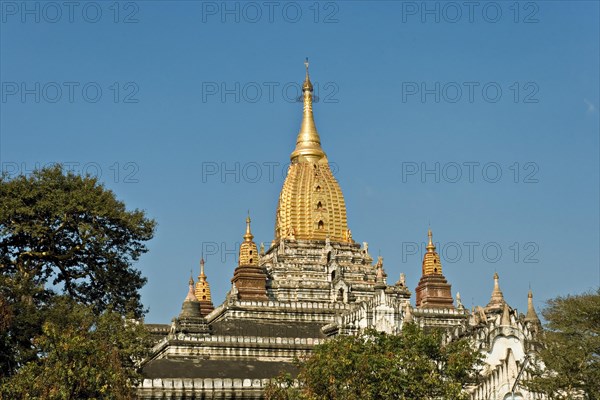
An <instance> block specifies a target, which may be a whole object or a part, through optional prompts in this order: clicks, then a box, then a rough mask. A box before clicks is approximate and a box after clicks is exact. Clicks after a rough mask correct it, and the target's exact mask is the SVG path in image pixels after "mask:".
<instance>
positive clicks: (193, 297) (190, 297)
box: [184, 271, 198, 301]
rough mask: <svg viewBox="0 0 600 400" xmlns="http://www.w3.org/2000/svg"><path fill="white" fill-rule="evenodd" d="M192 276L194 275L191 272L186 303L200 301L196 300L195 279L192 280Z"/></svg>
mask: <svg viewBox="0 0 600 400" xmlns="http://www.w3.org/2000/svg"><path fill="white" fill-rule="evenodd" d="M191 274H192V271H190V280H189V289H188V294H187V296H185V300H184V301H198V299H197V298H196V295H195V294H194V279H193V278H192V276H191Z"/></svg>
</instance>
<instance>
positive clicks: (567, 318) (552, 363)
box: [525, 289, 600, 400]
mask: <svg viewBox="0 0 600 400" xmlns="http://www.w3.org/2000/svg"><path fill="white" fill-rule="evenodd" d="M542 315H543V316H544V319H545V320H546V321H547V322H546V326H545V328H546V329H545V330H544V331H543V332H542V333H541V335H540V344H541V349H540V350H539V353H538V357H537V361H538V362H536V363H534V364H533V365H532V366H531V367H530V368H529V373H530V375H531V378H530V379H529V380H528V381H527V382H525V384H526V386H527V387H528V388H529V389H530V390H532V391H534V392H537V393H543V394H545V395H546V396H547V397H548V398H549V399H551V400H567V399H581V398H582V396H583V398H584V399H586V400H598V399H600V289H598V290H597V291H596V292H595V293H593V292H591V293H584V294H580V295H576V296H566V297H557V298H555V299H552V300H550V301H548V304H547V307H546V308H545V309H544V310H543V311H542Z"/></svg>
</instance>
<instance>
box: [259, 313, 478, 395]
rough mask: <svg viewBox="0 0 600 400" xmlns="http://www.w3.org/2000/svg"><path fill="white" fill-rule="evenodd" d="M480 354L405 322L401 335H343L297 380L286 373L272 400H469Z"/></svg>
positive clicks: (316, 354) (303, 365)
mask: <svg viewBox="0 0 600 400" xmlns="http://www.w3.org/2000/svg"><path fill="white" fill-rule="evenodd" d="M480 363H481V356H480V354H479V353H478V352H477V351H475V350H473V349H472V348H471V347H470V345H469V343H468V342H466V341H465V340H460V341H455V342H452V343H449V344H446V345H442V338H441V333H440V332H438V331H433V332H424V331H423V330H421V329H420V328H419V327H417V326H416V325H414V324H406V325H405V327H404V328H403V330H402V334H401V335H388V334H385V333H380V332H377V331H374V330H368V331H365V332H364V333H362V334H361V335H358V336H338V337H336V338H334V339H332V340H329V341H327V342H325V343H324V344H322V345H319V346H317V347H316V348H315V349H314V351H313V352H312V353H311V355H310V356H308V357H307V358H306V359H304V360H302V361H300V362H299V367H300V372H299V375H298V377H297V382H294V380H292V379H291V377H290V376H282V377H280V378H279V379H278V380H276V381H275V382H273V383H272V384H271V385H269V387H268V389H267V392H266V395H267V398H268V399H277V400H280V399H281V400H283V399H311V400H312V399H347V400H359V399H360V400H365V399H373V400H374V399H407V400H408V399H423V400H426V399H457V400H460V399H467V398H468V396H467V395H466V393H464V391H463V388H464V387H465V386H466V385H468V384H469V383H471V382H473V379H475V377H476V375H477V372H476V371H477V367H478V366H479V365H480Z"/></svg>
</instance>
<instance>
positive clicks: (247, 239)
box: [244, 211, 254, 242]
mask: <svg viewBox="0 0 600 400" xmlns="http://www.w3.org/2000/svg"><path fill="white" fill-rule="evenodd" d="M250 221H251V219H250V211H248V216H247V217H246V233H245V234H244V241H245V242H251V241H252V239H254V235H253V234H252V232H251V231H250Z"/></svg>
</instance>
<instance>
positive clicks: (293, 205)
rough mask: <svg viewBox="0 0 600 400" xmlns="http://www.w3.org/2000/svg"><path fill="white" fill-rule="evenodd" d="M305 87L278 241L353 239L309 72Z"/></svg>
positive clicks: (281, 197)
mask: <svg viewBox="0 0 600 400" xmlns="http://www.w3.org/2000/svg"><path fill="white" fill-rule="evenodd" d="M305 65H306V78H305V80H304V84H303V86H302V92H303V97H304V111H303V116H302V125H301V127H300V132H299V133H298V138H297V140H296V148H295V149H294V151H293V152H292V154H291V156H290V158H291V165H290V167H289V169H288V174H287V177H286V179H285V182H284V183H283V188H282V189H281V194H280V195H279V204H278V206H277V216H276V222H275V240H278V239H284V238H289V239H301V240H325V239H326V238H327V237H329V239H330V240H333V241H338V242H352V236H351V234H350V232H349V230H348V224H347V220H346V204H345V202H344V196H343V194H342V190H341V189H340V186H339V184H338V182H337V180H336V179H335V178H334V177H333V173H332V172H331V169H330V168H329V163H328V161H327V156H326V155H325V152H324V151H323V149H322V148H321V139H320V138H319V133H318V132H317V128H316V126H315V121H314V117H313V110H312V102H313V94H312V92H313V86H312V83H311V81H310V77H309V74H308V60H307V61H306V63H305Z"/></svg>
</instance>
